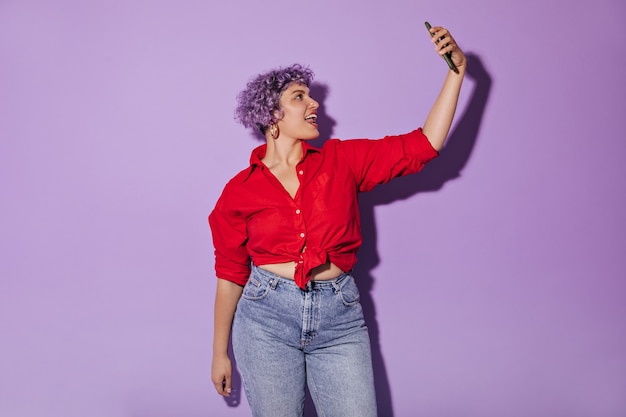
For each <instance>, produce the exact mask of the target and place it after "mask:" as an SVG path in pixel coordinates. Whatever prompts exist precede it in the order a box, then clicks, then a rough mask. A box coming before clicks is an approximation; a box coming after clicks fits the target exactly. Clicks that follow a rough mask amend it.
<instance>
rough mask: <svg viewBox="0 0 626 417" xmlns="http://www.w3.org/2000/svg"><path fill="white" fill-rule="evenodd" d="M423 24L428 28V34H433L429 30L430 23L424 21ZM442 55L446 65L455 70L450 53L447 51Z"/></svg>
mask: <svg viewBox="0 0 626 417" xmlns="http://www.w3.org/2000/svg"><path fill="white" fill-rule="evenodd" d="M424 25H426V30H428V33H429V34H430V36H435V34H434V33H431V32H430V28H431V26H430V23H428V22H424ZM440 40H441V39H438V40H437V43H439V41H440ZM442 57H443V59H445V60H446V63H447V64H448V67H450V69H451V70H452V71H456V65H454V62H452V56H450V53H449V52H447V53H445V54H443V55H442Z"/></svg>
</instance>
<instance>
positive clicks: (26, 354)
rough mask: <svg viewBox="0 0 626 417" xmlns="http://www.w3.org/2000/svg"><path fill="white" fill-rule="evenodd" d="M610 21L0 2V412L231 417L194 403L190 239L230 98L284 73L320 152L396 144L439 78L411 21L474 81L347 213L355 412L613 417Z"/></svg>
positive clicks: (567, 6)
mask: <svg viewBox="0 0 626 417" xmlns="http://www.w3.org/2000/svg"><path fill="white" fill-rule="evenodd" d="M369 3H371V4H369ZM625 18H626V5H625V3H624V2H622V1H620V0H613V1H610V0H603V1H578V2H568V1H552V2H545V1H530V2H528V1H527V2H515V4H512V3H511V4H508V2H500V1H496V0H479V1H472V2H468V1H464V0H450V1H447V2H432V1H430V2H426V1H408V0H405V1H401V0H389V1H385V2H362V1H361V2H359V1H330V0H320V1H315V2H293V1H289V2H288V1H275V0H271V1H263V2H260V1H259V2H257V1H241V2H238V1H233V2H216V1H214V2H209V1H177V2H175V1H164V0H158V1H147V0H144V1H140V0H127V1H117V2H114V1H104V0H92V1H88V2H85V1H78V0H57V1H54V2H46V1H41V0H3V1H2V2H0V137H1V141H0V175H1V178H2V180H1V184H0V210H1V216H0V222H1V223H0V230H1V235H0V236H1V237H0V254H1V255H0V256H1V262H0V279H1V281H0V285H1V288H0V335H1V336H0V337H1V344H0V349H1V351H0V353H1V354H0V415H2V416H6V417H35V416H45V417H74V416H76V417H84V416H89V417H172V416H176V417H207V416H220V417H221V416H246V415H249V408H248V405H247V403H246V401H245V399H243V398H242V396H241V387H240V385H239V386H238V391H237V395H236V396H235V397H234V398H233V399H232V400H231V401H229V402H225V401H224V400H223V399H222V398H221V397H219V396H217V395H216V394H215V393H214V391H213V387H212V384H211V382H210V359H211V338H212V305H213V297H214V288H215V278H214V273H213V259H212V245H211V238H210V233H209V228H208V224H207V221H206V217H207V215H208V213H209V212H210V210H211V209H212V207H213V205H214V203H215V201H216V199H217V197H218V196H219V193H220V192H221V188H222V187H223V185H224V184H225V182H226V181H227V180H228V179H229V178H230V177H231V176H232V175H234V174H235V173H236V172H238V171H239V170H240V169H242V168H243V167H244V166H245V165H246V163H247V160H248V158H249V152H250V150H251V149H252V148H253V147H254V146H256V145H257V144H258V143H259V142H258V140H257V139H256V138H255V137H254V136H253V134H252V133H251V132H248V131H246V130H244V129H243V128H242V127H241V126H240V125H238V124H236V123H235V122H234V121H233V108H234V105H235V99H234V98H235V95H236V94H237V92H239V91H240V90H241V89H242V88H243V86H244V85H245V83H246V81H247V80H248V79H249V77H251V76H252V75H253V74H256V73H257V72H260V71H264V70H267V69H270V68H273V67H275V66H278V65H288V64H291V63H293V62H301V63H303V64H307V65H310V66H311V67H312V69H313V70H314V71H315V73H316V80H317V82H318V83H317V84H316V86H315V88H314V93H317V97H318V98H319V99H320V101H321V102H322V105H323V108H324V113H323V114H322V116H323V117H322V122H323V123H324V124H325V125H324V126H325V128H324V131H323V134H324V135H325V136H329V135H332V136H334V137H341V138H353V137H380V136H383V135H385V134H388V133H402V132H406V131H409V130H411V129H413V128H414V127H416V126H420V125H421V124H422V123H423V120H424V118H425V116H426V114H427V111H428V109H429V107H430V105H431V103H432V102H433V100H434V97H435V95H436V93H437V91H438V89H439V87H440V85H441V82H442V80H443V77H444V75H445V72H446V67H445V64H444V63H443V61H442V60H440V59H439V58H438V57H437V56H436V55H435V54H434V52H433V50H432V47H431V45H430V43H429V42H428V35H427V34H426V31H425V29H424V27H423V21H424V20H429V21H430V22H431V23H433V24H444V25H446V26H448V27H449V28H450V29H451V31H452V32H453V34H454V35H455V37H456V38H457V40H458V42H459V44H460V45H461V46H462V47H463V49H464V50H465V51H466V52H467V53H472V54H473V55H472V58H471V59H472V63H473V64H474V65H473V66H472V67H471V74H470V76H468V78H467V81H466V83H465V85H464V89H463V92H462V97H461V103H460V107H459V112H458V117H457V119H456V123H455V127H456V130H454V132H453V133H452V136H451V138H450V140H449V142H448V146H447V149H444V151H443V153H442V156H441V158H440V159H439V160H438V161H436V162H434V163H433V164H432V165H431V166H429V167H428V168H427V170H426V171H425V172H424V173H422V174H420V175H418V176H413V177H409V178H403V179H400V180H398V181H396V182H394V183H392V184H390V185H387V186H384V187H380V188H379V189H377V190H376V191H374V192H372V193H370V194H367V195H364V196H363V199H362V209H363V216H364V235H365V238H366V239H368V244H367V245H365V246H364V248H363V250H362V251H361V253H360V259H361V262H360V264H359V266H358V268H357V270H356V274H357V278H358V279H359V280H360V283H361V284H360V286H361V290H362V296H363V302H364V306H365V307H366V310H367V314H368V319H369V322H370V326H371V328H372V339H373V344H374V354H375V362H376V372H377V381H378V397H379V398H378V400H379V402H380V413H381V416H383V417H384V416H392V415H393V416H395V417H405V416H407V417H411V416H429V417H439V416H441V417H444V416H465V417H474V416H475V417H478V416H480V417H496V416H497V417H500V416H508V417H527V416H538V417H558V416H568V417H587V416H588V417H618V416H624V415H626V395H625V393H626V320H625V319H626V282H625V278H626V273H625V270H626V262H625V256H626V253H625V252H626V251H625V249H626V239H625V238H624V235H625V232H626V230H625V229H626V227H625V225H626V222H625V221H624V213H625V212H626V198H625V196H626V193H625V191H626V189H625V188H626V187H625V185H624V179H625V178H626V164H625V163H624V158H625V157H626V145H624V134H623V122H624V93H626V88H625V86H626V85H625V81H624V72H625V71H626V70H625V68H626V58H625V52H626V49H625V48H624V43H625V41H626V25H625V24H624V22H625V21H626V19H625ZM236 383H238V384H239V383H240V382H239V381H238V380H237V381H236ZM238 401H239V402H240V403H239V404H237V402H238ZM308 415H312V413H308Z"/></svg>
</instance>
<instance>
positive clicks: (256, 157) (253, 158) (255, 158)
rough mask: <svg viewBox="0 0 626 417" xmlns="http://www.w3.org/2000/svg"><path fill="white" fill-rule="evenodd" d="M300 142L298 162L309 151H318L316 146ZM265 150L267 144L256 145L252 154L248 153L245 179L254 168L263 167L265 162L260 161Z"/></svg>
mask: <svg viewBox="0 0 626 417" xmlns="http://www.w3.org/2000/svg"><path fill="white" fill-rule="evenodd" d="M300 143H302V159H301V160H300V163H302V162H303V161H304V159H305V158H306V157H307V155H308V154H309V153H312V152H313V153H319V152H320V150H319V149H318V148H315V147H313V146H311V145H310V144H309V143H308V142H306V141H304V140H303V141H301V142H300ZM265 152H267V144H263V145H261V146H257V147H256V148H254V149H253V150H252V154H251V155H250V168H249V172H248V175H247V176H246V180H247V179H248V178H250V175H252V172H253V171H254V170H255V169H256V168H261V169H263V168H265V164H264V163H263V162H262V161H261V160H262V159H263V158H264V157H265ZM244 181H245V180H244Z"/></svg>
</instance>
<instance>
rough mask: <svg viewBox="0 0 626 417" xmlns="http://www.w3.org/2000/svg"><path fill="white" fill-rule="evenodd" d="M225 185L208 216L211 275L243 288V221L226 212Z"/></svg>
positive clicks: (246, 274)
mask: <svg viewBox="0 0 626 417" xmlns="http://www.w3.org/2000/svg"><path fill="white" fill-rule="evenodd" d="M227 193H228V186H227V187H225V188H224V192H223V193H222V195H221V197H220V198H219V200H218V202H217V204H216V206H215V209H214V210H213V211H212V212H211V214H210V215H209V225H210V226H211V233H212V235H213V246H214V247H215V273H216V275H217V277H218V278H222V279H225V280H228V281H232V282H234V283H236V284H238V285H241V286H243V285H246V282H248V278H249V276H250V256H249V255H248V250H247V248H246V243H247V241H248V236H247V232H246V222H245V219H244V218H242V217H241V216H240V215H238V213H237V212H236V211H233V210H232V209H231V210H228V209H227V208H226V207H229V205H228V204H226V200H227V199H228V195H227Z"/></svg>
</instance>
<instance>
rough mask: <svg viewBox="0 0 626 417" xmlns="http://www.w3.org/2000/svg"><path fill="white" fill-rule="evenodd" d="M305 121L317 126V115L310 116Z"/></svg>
mask: <svg viewBox="0 0 626 417" xmlns="http://www.w3.org/2000/svg"><path fill="white" fill-rule="evenodd" d="M304 120H306V121H307V122H308V123H310V124H312V125H313V126H317V114H315V113H312V114H309V115H308V116H307V117H305V118H304Z"/></svg>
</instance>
